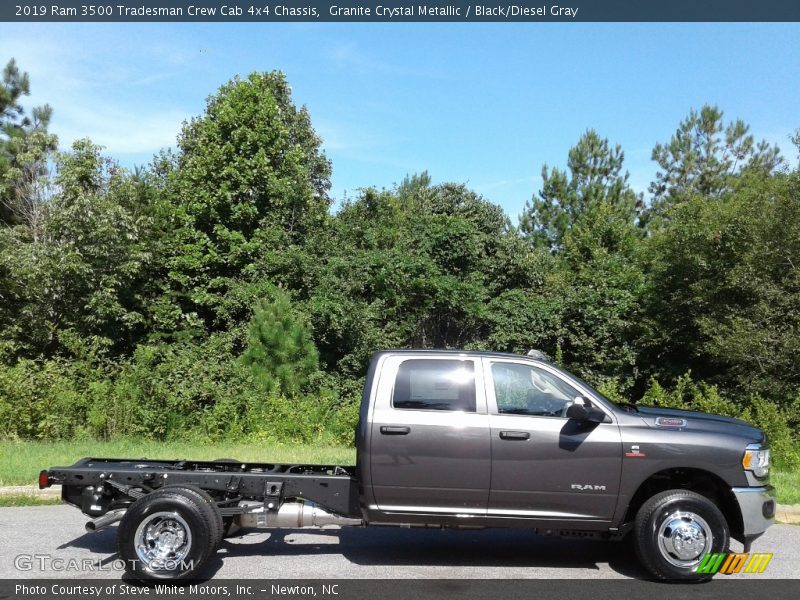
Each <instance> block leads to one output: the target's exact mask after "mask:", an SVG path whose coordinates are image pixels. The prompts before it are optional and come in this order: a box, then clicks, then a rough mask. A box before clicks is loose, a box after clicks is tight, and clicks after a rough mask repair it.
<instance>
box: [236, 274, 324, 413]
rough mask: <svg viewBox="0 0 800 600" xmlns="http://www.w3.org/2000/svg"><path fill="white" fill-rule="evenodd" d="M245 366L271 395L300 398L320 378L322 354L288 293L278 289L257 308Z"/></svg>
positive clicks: (248, 339)
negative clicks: (316, 376)
mask: <svg viewBox="0 0 800 600" xmlns="http://www.w3.org/2000/svg"><path fill="white" fill-rule="evenodd" d="M242 362H243V363H244V364H245V365H247V366H249V367H250V368H251V370H252V372H253V375H254V377H255V379H256V380H257V381H258V382H260V383H261V384H262V385H263V386H264V387H265V389H266V390H268V393H270V394H278V395H283V396H288V397H293V396H297V395H298V394H299V393H300V392H301V391H303V390H304V389H307V388H308V386H309V384H310V383H311V382H312V380H313V378H314V376H315V375H317V373H318V371H319V362H318V354H317V349H316V347H315V346H314V342H313V341H312V339H311V332H310V329H309V327H308V325H307V324H306V323H305V322H304V320H303V318H302V316H301V315H299V314H298V313H297V312H296V311H295V310H294V308H293V307H292V303H291V300H290V298H289V295H288V294H287V293H286V292H284V291H282V290H280V289H277V288H276V289H274V290H273V293H272V295H271V298H269V299H266V300H262V301H261V302H259V303H258V305H257V306H256V308H255V310H254V312H253V317H252V319H251V321H250V326H249V330H248V335H247V348H246V350H245V352H244V354H243V355H242Z"/></svg>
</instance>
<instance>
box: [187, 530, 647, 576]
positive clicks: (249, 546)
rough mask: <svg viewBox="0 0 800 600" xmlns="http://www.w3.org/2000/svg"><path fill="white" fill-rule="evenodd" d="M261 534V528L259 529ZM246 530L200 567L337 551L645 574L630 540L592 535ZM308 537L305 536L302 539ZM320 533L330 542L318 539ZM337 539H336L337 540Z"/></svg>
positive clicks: (359, 556)
mask: <svg viewBox="0 0 800 600" xmlns="http://www.w3.org/2000/svg"><path fill="white" fill-rule="evenodd" d="M259 533H260V534H261V535H263V532H259ZM248 535H249V536H254V535H259V534H247V533H245V534H244V535H243V536H242V537H241V538H238V539H237V538H234V541H229V540H224V541H223V543H222V546H221V548H220V550H219V551H218V552H217V555H216V556H215V557H214V559H213V560H212V561H210V562H209V564H208V565H207V567H206V568H205V569H204V571H203V574H202V576H203V577H204V578H206V577H212V576H213V575H214V573H216V572H217V571H218V570H219V569H220V568H221V566H222V564H223V561H224V560H229V559H233V560H235V559H236V557H244V556H259V555H263V556H265V557H267V556H270V555H272V556H317V555H325V554H341V555H342V556H344V557H345V558H346V559H347V560H349V561H350V562H352V563H354V564H357V565H369V566H393V565H397V566H415V565H419V566H440V567H441V566H459V567H461V566H475V567H503V566H507V567H530V568H537V567H542V568H559V569H595V570H597V569H599V567H598V563H608V565H609V567H610V568H611V569H612V570H613V571H615V572H617V573H619V574H620V575H623V576H625V577H633V578H637V579H646V578H648V576H647V573H646V572H645V571H644V570H643V569H642V568H641V567H640V566H639V563H638V561H637V560H636V557H635V555H634V553H633V550H632V548H631V544H629V543H627V542H608V541H597V540H571V539H562V538H559V537H546V536H539V535H536V534H534V533H532V532H531V531H528V530H525V529H483V530H472V531H452V530H430V529H428V530H426V529H400V528H389V527H387V528H383V527H374V528H364V529H362V528H344V529H341V530H327V531H326V530H322V531H319V530H308V529H305V530H303V529H286V530H279V531H276V532H272V533H270V534H269V537H268V538H267V539H266V540H264V541H263V542H258V543H247V537H248ZM305 536H309V539H308V541H305V540H304V539H303V538H304V537H305ZM319 536H325V537H329V538H331V539H330V543H320V540H319ZM337 540H338V543H337Z"/></svg>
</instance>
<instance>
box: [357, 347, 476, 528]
mask: <svg viewBox="0 0 800 600" xmlns="http://www.w3.org/2000/svg"><path fill="white" fill-rule="evenodd" d="M371 428H372V429H371V444H370V450H371V452H370V471H371V477H372V489H373V495H374V498H375V501H376V504H377V506H378V508H380V509H381V510H383V511H385V512H410V513H437V514H485V513H486V507H487V503H488V497H489V483H490V469H491V446H490V438H489V419H488V415H487V410H486V399H485V393H484V386H483V375H482V370H481V363H480V359H476V358H470V357H467V356H462V355H457V354H450V355H441V356H435V355H397V356H389V357H387V358H386V359H385V361H384V363H383V364H382V365H381V371H380V379H379V381H378V387H377V396H376V398H375V403H374V408H373V415H372V425H371Z"/></svg>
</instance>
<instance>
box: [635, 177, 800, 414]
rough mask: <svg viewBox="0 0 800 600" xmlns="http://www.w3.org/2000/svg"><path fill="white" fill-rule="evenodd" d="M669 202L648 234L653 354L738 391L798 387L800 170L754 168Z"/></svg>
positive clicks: (770, 393)
mask: <svg viewBox="0 0 800 600" xmlns="http://www.w3.org/2000/svg"><path fill="white" fill-rule="evenodd" d="M731 185H732V186H733V189H731V190H729V191H726V192H725V193H723V195H722V196H721V197H720V198H719V199H717V200H716V201H714V202H709V199H708V197H707V196H695V197H691V198H689V199H687V200H685V201H683V202H681V203H680V204H678V205H675V206H673V207H672V208H671V209H670V210H669V212H668V213H667V216H668V218H669V225H668V227H665V228H664V229H663V230H661V231H657V232H655V233H654V236H653V240H652V247H651V249H650V252H651V256H652V258H651V260H652V264H653V267H652V276H651V277H652V286H653V293H652V295H651V296H650V302H651V305H650V306H649V307H648V308H647V312H648V314H649V315H650V318H651V319H652V320H653V323H654V324H653V326H652V328H651V334H652V338H651V339H650V340H649V342H650V345H651V347H652V354H651V355H650V356H648V360H647V362H649V363H650V364H658V365H661V367H662V368H664V369H665V370H667V371H671V372H672V374H673V376H676V375H679V374H681V373H682V372H684V371H685V370H686V369H687V368H691V370H692V373H693V374H694V375H695V376H698V377H700V378H703V379H707V380H711V381H714V382H716V383H719V384H721V385H722V386H723V387H724V388H726V389H728V390H734V391H737V392H739V393H742V392H746V393H759V394H762V395H764V396H765V397H768V398H770V399H772V400H773V401H779V402H780V401H782V400H783V399H786V398H789V397H792V396H793V395H794V394H795V393H796V392H795V390H797V388H798V387H800V370H798V364H797V361H796V360H795V356H796V355H797V353H798V351H800V336H798V331H800V320H798V319H800V312H799V311H798V306H800V271H798V266H799V264H800V260H798V257H799V256H800V211H798V206H800V176H799V175H798V172H797V171H795V172H793V173H788V174H787V173H778V174H773V175H768V174H765V173H763V172H750V173H747V174H745V175H742V176H740V177H739V178H737V179H736V181H734V182H732V183H731Z"/></svg>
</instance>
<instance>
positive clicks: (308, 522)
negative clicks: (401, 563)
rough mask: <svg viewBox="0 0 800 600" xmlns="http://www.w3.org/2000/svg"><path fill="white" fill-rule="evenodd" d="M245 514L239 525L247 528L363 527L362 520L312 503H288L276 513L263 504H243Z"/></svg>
mask: <svg viewBox="0 0 800 600" xmlns="http://www.w3.org/2000/svg"><path fill="white" fill-rule="evenodd" d="M239 506H241V507H243V508H244V509H245V512H244V513H243V514H241V515H239V525H240V527H242V528H243V529H245V528H253V527H256V528H267V529H279V528H288V529H300V528H302V527H316V528H322V527H330V526H337V527H348V526H359V525H363V524H364V522H363V521H362V520H361V519H351V518H348V517H342V516H339V515H337V514H334V513H330V512H328V511H327V510H325V509H323V508H320V507H319V506H317V505H316V504H312V503H310V502H286V503H284V504H283V506H281V507H280V509H279V510H278V511H277V512H275V511H271V510H267V509H266V508H265V507H264V505H263V504H262V503H261V502H254V503H249V502H242V503H240V504H239Z"/></svg>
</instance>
